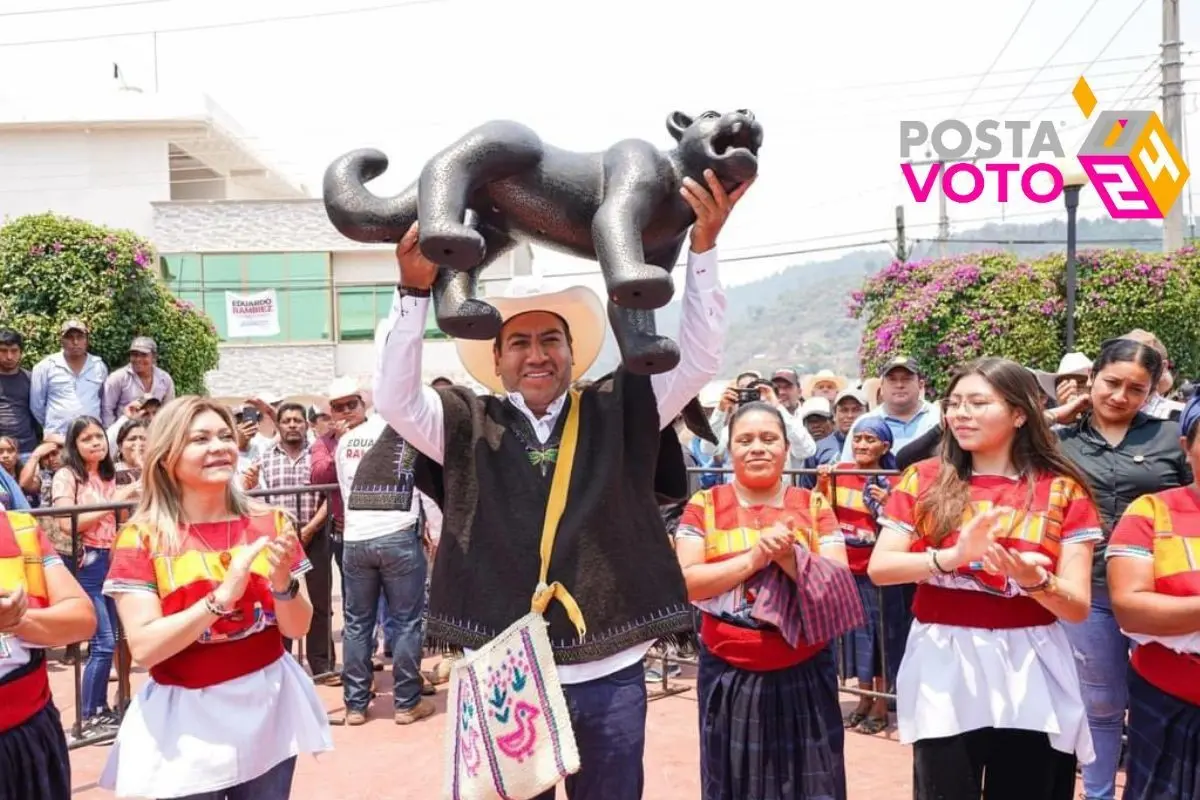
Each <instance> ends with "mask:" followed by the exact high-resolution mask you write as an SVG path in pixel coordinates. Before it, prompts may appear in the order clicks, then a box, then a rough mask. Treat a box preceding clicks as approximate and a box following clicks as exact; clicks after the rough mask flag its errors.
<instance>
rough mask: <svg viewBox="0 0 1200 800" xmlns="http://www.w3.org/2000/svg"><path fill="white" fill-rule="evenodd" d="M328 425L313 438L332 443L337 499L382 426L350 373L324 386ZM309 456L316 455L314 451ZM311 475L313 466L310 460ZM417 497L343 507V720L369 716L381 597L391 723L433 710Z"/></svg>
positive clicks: (411, 719) (356, 722)
mask: <svg viewBox="0 0 1200 800" xmlns="http://www.w3.org/2000/svg"><path fill="white" fill-rule="evenodd" d="M329 410H330V415H331V417H332V419H333V430H332V431H331V432H330V434H329V435H328V436H325V437H322V438H321V439H320V440H318V445H317V446H316V448H314V449H319V448H320V445H321V444H322V443H324V444H325V446H326V447H328V446H329V445H330V444H333V442H336V445H335V446H334V447H333V448H332V449H333V456H334V459H333V460H334V463H335V465H336V471H337V483H338V485H339V486H340V487H341V499H342V501H343V502H344V501H345V499H346V498H348V497H350V488H351V486H352V485H353V483H354V475H355V473H356V472H357V470H358V466H359V464H360V463H361V461H362V459H363V456H365V455H366V454H367V451H369V450H370V449H371V447H372V445H374V444H375V442H376V440H377V439H378V438H379V436H380V434H382V433H383V431H384V430H385V429H386V428H387V423H386V422H384V421H383V419H382V418H381V417H379V416H376V415H374V414H371V415H368V414H367V405H366V401H365V399H364V394H363V392H362V390H361V389H360V388H359V386H358V383H357V382H356V381H355V380H354V379H352V378H339V379H337V380H336V381H334V382H333V385H332V386H331V387H330V390H329ZM314 455H315V453H314ZM313 466H314V474H315V472H316V471H317V464H316V459H315V458H314V465H313ZM420 509H421V500H420V497H419V495H417V494H416V493H414V496H413V505H412V509H411V510H409V511H358V510H353V509H350V508H344V510H343V511H342V514H343V528H342V547H343V550H342V562H341V566H342V576H343V600H342V602H343V606H342V614H343V616H344V618H345V629H344V630H343V632H342V641H343V654H342V659H343V661H344V662H345V664H344V666H343V668H342V690H343V696H344V700H345V703H346V724H347V725H361V724H363V723H364V722H366V721H367V705H368V703H369V702H370V698H371V679H372V670H373V668H372V664H371V655H372V651H373V650H374V631H375V621H376V612H377V609H378V608H379V600H380V597H383V598H384V599H385V600H386V603H387V613H388V620H387V624H386V625H385V626H384V629H385V631H386V632H387V634H388V635H390V636H392V637H394V638H393V640H392V641H390V642H389V643H388V644H389V645H390V646H389V647H385V650H391V653H392V678H393V681H394V690H393V697H394V699H395V721H396V723H397V724H399V725H408V724H410V723H413V722H416V721H418V720H421V719H424V718H425V717H428V716H430V715H431V714H432V713H433V710H434V709H433V704H432V703H431V702H430V701H428V700H425V699H423V698H422V697H421V687H422V680H421V669H420V668H421V648H422V644H423V629H422V616H423V614H424V610H425V576H426V572H427V571H428V564H427V562H426V560H425V552H424V545H423V542H422V531H421V530H420V522H421V519H420V516H421V515H420Z"/></svg>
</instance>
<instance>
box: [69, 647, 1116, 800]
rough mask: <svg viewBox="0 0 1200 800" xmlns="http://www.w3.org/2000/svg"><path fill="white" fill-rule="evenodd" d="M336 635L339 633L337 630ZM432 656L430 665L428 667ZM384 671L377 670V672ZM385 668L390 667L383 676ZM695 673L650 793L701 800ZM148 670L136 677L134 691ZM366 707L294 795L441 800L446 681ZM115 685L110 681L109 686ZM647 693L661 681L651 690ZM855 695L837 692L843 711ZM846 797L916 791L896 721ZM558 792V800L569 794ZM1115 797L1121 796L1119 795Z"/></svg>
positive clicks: (94, 769) (858, 755)
mask: <svg viewBox="0 0 1200 800" xmlns="http://www.w3.org/2000/svg"><path fill="white" fill-rule="evenodd" d="M339 635H340V632H339ZM435 661H436V659H434V660H430V661H428V662H427V663H426V667H427V668H428V667H432V666H433V664H434V663H435ZM73 674H74V670H73V668H72V667H67V666H62V665H60V664H57V663H55V664H53V665H52V667H51V684H52V688H53V691H54V697H55V702H56V703H57V704H58V706H59V709H60V710H61V711H62V716H63V723H64V725H68V726H69V725H70V724H71V723H72V722H73V721H74V719H75V708H74V688H73V685H72V681H73ZM377 674H380V673H377ZM382 674H384V675H389V673H387V672H385V673H382ZM693 674H694V673H693V672H692V671H691V670H690V668H685V671H684V675H683V676H682V678H681V679H678V680H676V679H672V681H671V685H672V686H687V687H689V691H687V692H684V693H683V694H679V695H675V696H670V697H663V698H661V699H657V700H653V701H652V702H651V703H650V710H649V715H648V719H647V724H646V759H645V765H646V790H645V795H644V796H645V798H646V800H677V799H678V800H697V798H699V797H700V788H699V774H700V773H699V766H698V761H699V731H698V727H697V708H696V693H695V691H694V688H691V687H694V680H693V679H692V676H693ZM144 680H145V675H144V673H141V672H140V671H139V672H138V674H135V676H134V691H135V692H136V691H137V687H138V686H139V685H140V683H141V682H142V681H144ZM380 684H381V689H383V690H381V691H380V693H379V696H378V697H377V698H376V699H375V700H374V702H373V703H372V706H371V711H372V712H378V718H373V719H371V720H370V721H369V722H368V723H367V724H366V725H363V726H361V727H354V728H347V727H341V726H335V727H334V728H333V740H334V748H335V749H334V751H333V752H332V753H327V754H323V755H321V756H319V757H317V758H314V757H312V756H307V757H302V758H301V760H300V762H299V764H298V766H297V770H296V781H295V784H294V787H293V792H292V798H293V800H438V799H439V798H441V796H442V794H441V786H442V744H443V728H444V721H445V715H444V713H443V712H444V710H445V704H446V687H445V686H442V687H439V691H438V694H437V696H436V697H435V698H434V700H435V702H436V704H437V707H438V711H439V713H438V714H435V715H434V716H433V717H430V718H429V719H427V720H423V721H422V722H420V723H417V724H415V725H410V726H399V725H396V724H395V723H394V722H393V721H392V716H391V708H392V705H391V703H392V698H391V694H390V690H387V687H386V684H387V681H386V680H385V681H381V682H380ZM110 685H111V686H112V687H113V692H114V693H115V691H116V688H115V687H116V684H110ZM649 688H650V689H651V691H652V692H653V691H654V690H655V689H656V688H657V686H656V685H651V686H650V687H649ZM317 692H318V694H319V695H320V697H321V699H322V700H323V701H324V703H325V707H326V709H328V710H329V711H330V712H338V711H340V710H342V709H343V705H342V690H341V689H340V688H328V687H318V688H317ZM853 705H854V698H853V697H852V696H851V695H849V694H846V695H843V708H844V709H845V710H846V711H847V712H848V711H849V708H850V707H852V706H853ZM108 753H109V748H108V747H107V746H104V745H93V746H88V747H83V748H80V749H77V750H74V751H72V754H71V766H72V778H73V784H74V792H73V798H77V800H102V798H111V797H112V795H111V794H109V793H108V792H107V791H105V790H102V789H100V788H99V787H98V786H97V785H96V779H97V778H98V776H99V775H100V771H101V769H102V768H103V766H104V762H105V760H106V759H107V758H108ZM846 767H847V773H848V774H847V779H848V783H849V787H848V788H849V800H858V799H859V798H862V799H863V800H884V799H885V798H886V800H893V799H896V800H899V799H900V798H907V797H911V796H912V758H911V750H910V748H908V747H906V746H903V745H901V744H900V743H899V742H898V741H897V738H896V731H895V728H894V727H893V728H892V729H890V730H888V731H887V732H885V733H881V734H878V735H876V736H867V735H864V734H860V733H854V732H850V733H847V736H846ZM565 796H566V795H565V792H564V791H563V790H562V789H560V790H559V798H560V800H563V798H565ZM1118 796H1119V795H1118Z"/></svg>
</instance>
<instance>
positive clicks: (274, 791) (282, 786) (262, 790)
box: [178, 756, 296, 800]
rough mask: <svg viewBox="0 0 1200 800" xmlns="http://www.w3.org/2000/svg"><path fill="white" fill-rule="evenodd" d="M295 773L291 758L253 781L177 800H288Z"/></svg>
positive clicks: (293, 762) (294, 762)
mask: <svg viewBox="0 0 1200 800" xmlns="http://www.w3.org/2000/svg"><path fill="white" fill-rule="evenodd" d="M295 772H296V757H295V756H292V757H291V758H289V759H287V760H286V761H280V762H279V763H278V764H276V765H275V766H273V767H271V769H269V770H267V771H266V772H264V773H263V774H262V775H259V776H258V777H257V778H255V779H254V780H251V781H246V782H245V783H239V784H238V785H237V786H230V787H229V788H228V789H219V790H217V791H215V792H204V793H203V794H189V795H188V796H187V797H180V798H178V800H288V798H289V797H291V796H292V775H293V774H294V773H295Z"/></svg>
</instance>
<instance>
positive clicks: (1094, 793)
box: [1047, 339, 1192, 800]
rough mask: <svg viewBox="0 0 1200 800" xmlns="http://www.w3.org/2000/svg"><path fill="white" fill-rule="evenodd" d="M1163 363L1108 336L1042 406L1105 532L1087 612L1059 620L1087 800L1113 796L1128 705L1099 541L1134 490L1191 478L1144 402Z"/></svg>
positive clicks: (1123, 649) (1174, 431)
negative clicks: (1072, 674)
mask: <svg viewBox="0 0 1200 800" xmlns="http://www.w3.org/2000/svg"><path fill="white" fill-rule="evenodd" d="M1163 369H1164V365H1163V361H1162V356H1161V355H1160V354H1159V353H1158V352H1157V351H1156V350H1155V349H1154V348H1153V347H1150V346H1148V345H1146V344H1143V343H1141V342H1138V341H1134V340H1133V339H1113V340H1111V341H1108V342H1105V343H1104V344H1102V345H1101V346H1100V352H1099V354H1098V355H1097V356H1096V360H1095V362H1094V363H1093V365H1092V375H1091V380H1090V381H1089V384H1088V393H1087V394H1086V395H1083V396H1080V397H1079V398H1078V402H1075V403H1073V404H1071V405H1070V406H1067V407H1066V408H1060V409H1056V410H1055V411H1052V412H1047V415H1048V416H1049V417H1052V418H1054V419H1055V421H1056V422H1059V423H1062V424H1063V425H1064V427H1062V428H1059V429H1058V431H1057V433H1058V436H1059V438H1060V439H1061V449H1062V452H1063V454H1064V455H1065V456H1066V457H1067V458H1069V459H1070V460H1071V461H1072V462H1073V463H1074V464H1075V466H1076V467H1078V469H1079V470H1080V471H1081V472H1083V474H1084V475H1085V476H1086V477H1087V479H1088V483H1089V484H1090V485H1091V488H1092V491H1093V492H1094V493H1095V497H1096V506H1097V508H1098V510H1099V512H1100V520H1101V523H1102V525H1103V529H1104V540H1102V541H1100V542H1098V543H1097V545H1096V552H1095V554H1094V556H1093V564H1092V596H1091V606H1090V609H1089V613H1088V616H1087V619H1085V620H1083V621H1081V622H1080V623H1079V624H1077V625H1068V626H1067V636H1068V637H1069V638H1070V640H1071V645H1072V647H1074V648H1075V652H1076V653H1077V654H1078V658H1077V659H1076V662H1077V663H1076V667H1077V669H1078V672H1079V680H1080V683H1081V684H1082V685H1083V702H1084V704H1085V706H1086V707H1087V712H1088V724H1089V725H1090V727H1091V731H1092V739H1093V741H1094V742H1095V747H1096V760H1095V761H1094V762H1092V763H1091V764H1087V765H1085V766H1084V768H1083V795H1084V797H1085V798H1086V800H1113V798H1115V797H1116V791H1117V788H1116V776H1117V768H1118V766H1119V763H1120V757H1121V734H1122V731H1123V729H1124V726H1125V711H1126V709H1127V708H1128V706H1129V648H1130V642H1129V639H1128V638H1127V637H1126V636H1125V635H1124V634H1123V633H1121V629H1120V626H1119V625H1118V624H1117V620H1116V619H1115V617H1114V616H1113V609H1112V602H1111V600H1110V599H1109V592H1108V585H1107V583H1106V581H1105V546H1106V545H1105V542H1106V541H1107V537H1108V534H1109V532H1111V531H1112V529H1113V526H1114V525H1116V523H1117V520H1119V519H1120V518H1121V515H1122V514H1124V513H1125V509H1126V508H1127V507H1128V506H1129V504H1130V503H1132V502H1133V501H1134V500H1135V499H1137V498H1138V497H1140V496H1142V495H1145V494H1153V493H1155V492H1160V491H1163V490H1164V489H1173V488H1176V487H1179V486H1187V485H1188V484H1189V483H1191V482H1192V472H1191V469H1190V468H1189V467H1188V463H1187V459H1186V457H1185V456H1184V453H1183V452H1182V450H1181V449H1180V447H1179V423H1177V422H1170V421H1167V420H1162V419H1157V418H1155V417H1152V416H1150V415H1148V414H1146V413H1145V412H1144V411H1143V407H1144V405H1145V403H1146V400H1147V398H1149V397H1150V396H1151V394H1152V393H1153V392H1154V389H1155V386H1157V385H1158V381H1159V379H1160V377H1161V376H1162V371H1163Z"/></svg>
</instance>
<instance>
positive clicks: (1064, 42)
mask: <svg viewBox="0 0 1200 800" xmlns="http://www.w3.org/2000/svg"><path fill="white" fill-rule="evenodd" d="M1099 3H1100V0H1092V4H1091V5H1090V6H1088V8H1087V11H1084V12H1083V16H1082V17H1080V18H1079V21H1078V22H1076V23H1075V27H1074V28H1071V32H1070V33H1068V34H1067V36H1066V38H1064V39H1063V40H1062V42H1060V43H1059V45H1058V47H1056V48H1055V49H1054V52H1053V53H1051V54H1050V57H1049V58H1047V59H1046V63H1045V64H1043V65H1042V66H1041V67H1039V68H1038V70H1037V72H1035V73H1033V77H1031V78H1030V79H1029V85H1028V86H1026V87H1025V89H1028V88H1029V86H1032V85H1033V82H1034V81H1035V80H1037V77H1038V75H1041V74H1042V71H1043V70H1045V69H1046V67H1048V66H1049V65H1050V62H1051V61H1053V60H1054V58H1055V56H1057V55H1058V54H1059V53H1061V52H1062V49H1063V48H1064V47H1066V46H1067V42H1069V41H1071V37H1072V36H1074V35H1075V33H1076V32H1077V31H1078V30H1079V29H1080V27H1082V26H1083V22H1084V20H1086V19H1087V18H1088V15H1090V14H1091V13H1092V9H1094V8H1095V7H1096V6H1097V5H1098V4H1099ZM1025 89H1022V90H1021V91H1020V92H1018V93H1017V96H1016V97H1014V98H1013V99H1012V100H1010V101H1009V103H1008V105H1006V106H1005V107H1004V110H1003V111H1001V112H1000V113H999V114H998V115H997V116H1000V117H1003V116H1004V115H1005V114H1007V113H1008V111H1009V109H1010V108H1012V107H1013V103H1015V102H1017V100H1019V99H1020V97H1021V95H1023V94H1024V93H1025Z"/></svg>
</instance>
